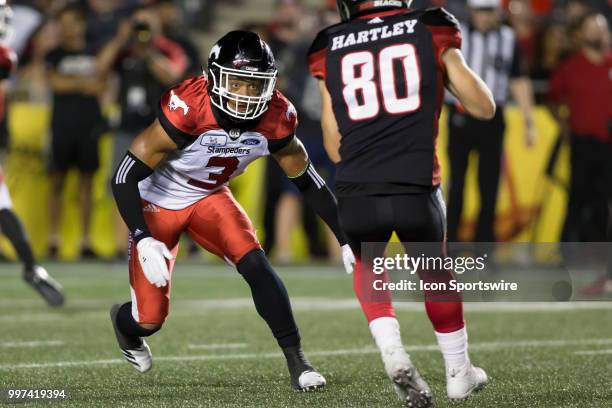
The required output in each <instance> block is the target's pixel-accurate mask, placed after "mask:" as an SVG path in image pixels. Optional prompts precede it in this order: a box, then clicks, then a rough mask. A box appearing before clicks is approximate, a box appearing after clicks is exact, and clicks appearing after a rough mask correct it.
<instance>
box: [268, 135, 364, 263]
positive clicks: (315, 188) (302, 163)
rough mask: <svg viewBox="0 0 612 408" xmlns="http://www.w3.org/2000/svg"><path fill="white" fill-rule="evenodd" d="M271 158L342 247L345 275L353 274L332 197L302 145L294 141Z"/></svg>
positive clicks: (334, 200)
mask: <svg viewBox="0 0 612 408" xmlns="http://www.w3.org/2000/svg"><path fill="white" fill-rule="evenodd" d="M272 156H273V157H274V158H275V159H276V161H277V162H278V164H279V166H280V167H281V168H282V169H283V171H284V172H285V174H287V176H288V177H289V179H291V181H292V182H293V183H294V184H295V185H296V186H297V188H298V189H299V190H300V192H301V193H302V195H303V196H304V200H305V201H306V202H307V203H308V205H309V206H310V207H311V208H312V209H313V210H314V211H315V212H316V213H317V215H319V217H321V219H322V220H323V221H324V222H325V223H326V224H327V225H328V226H329V228H330V229H331V230H332V232H333V233H334V235H335V236H336V239H338V242H339V243H340V245H341V246H342V257H343V261H344V267H345V269H346V272H347V273H351V272H352V271H353V267H354V265H355V257H354V255H353V253H352V251H351V249H350V247H349V245H348V240H347V238H346V235H345V234H344V231H342V228H341V227H340V219H339V217H338V206H337V201H336V197H334V194H333V193H332V192H331V191H330V190H329V188H328V187H327V185H326V184H325V180H323V178H322V177H321V176H319V174H318V173H317V171H316V170H315V168H314V167H313V166H312V163H311V162H310V160H309V159H308V153H306V149H305V148H304V145H303V144H302V142H301V141H300V140H299V139H298V138H296V137H294V138H293V139H292V140H291V142H289V144H287V146H285V147H283V148H282V149H281V150H279V151H278V152H276V153H273V154H272Z"/></svg>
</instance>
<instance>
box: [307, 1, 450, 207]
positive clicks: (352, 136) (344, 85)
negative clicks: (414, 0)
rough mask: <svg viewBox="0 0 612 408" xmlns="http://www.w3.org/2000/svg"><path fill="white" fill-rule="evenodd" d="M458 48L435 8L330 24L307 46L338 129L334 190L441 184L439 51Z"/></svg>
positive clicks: (445, 16)
mask: <svg viewBox="0 0 612 408" xmlns="http://www.w3.org/2000/svg"><path fill="white" fill-rule="evenodd" d="M450 47H455V48H461V32H460V29H459V25H458V23H457V20H456V19H455V18H454V17H453V16H452V15H451V14H449V13H448V12H447V11H446V10H444V9H441V8H432V9H423V10H414V11H412V10H407V9H399V10H392V11H386V12H378V13H372V14H367V15H364V16H361V17H359V18H357V19H352V20H350V21H348V22H344V23H340V24H337V25H334V26H331V27H328V28H326V29H324V30H323V31H321V32H320V33H319V34H318V36H317V37H316V39H315V40H314V42H313V44H312V46H311V48H310V51H309V65H310V71H311V73H312V75H314V76H315V77H317V78H319V79H322V80H324V81H325V84H326V86H327V89H328V90H329V93H330V95H331V98H332V104H333V111H334V113H335V116H336V119H337V121H338V126H339V128H340V133H341V135H342V139H341V143H340V156H341V161H340V163H338V168H337V174H336V180H337V190H338V191H337V192H338V195H352V194H393V193H403V192H406V191H411V190H414V189H415V188H417V189H418V188H421V189H430V188H432V186H437V185H439V184H440V168H439V163H438V159H437V154H436V138H437V135H438V118H439V116H440V110H441V106H442V99H443V95H444V68H443V64H442V62H441V56H442V54H443V53H444V51H445V50H446V49H448V48H450Z"/></svg>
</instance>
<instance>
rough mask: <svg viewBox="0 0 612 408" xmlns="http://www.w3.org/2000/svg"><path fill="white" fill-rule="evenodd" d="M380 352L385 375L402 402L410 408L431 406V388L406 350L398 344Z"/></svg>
mask: <svg viewBox="0 0 612 408" xmlns="http://www.w3.org/2000/svg"><path fill="white" fill-rule="evenodd" d="M381 354H382V359H383V362H384V364H385V370H386V371H387V375H388V376H389V378H390V379H391V381H392V382H393V388H394V389H395V393H396V394H397V396H398V397H399V399H400V400H401V401H402V403H403V404H404V405H405V406H406V407H410V408H429V407H433V395H432V393H431V389H430V388H429V385H427V383H426V382H425V380H423V378H421V375H420V374H419V371H418V370H417V369H416V367H415V366H414V365H413V364H412V361H410V357H409V356H408V354H407V353H406V350H404V348H403V347H402V346H398V347H393V348H388V349H386V350H384V351H383V352H382V353H381Z"/></svg>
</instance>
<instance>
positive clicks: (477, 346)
mask: <svg viewBox="0 0 612 408" xmlns="http://www.w3.org/2000/svg"><path fill="white" fill-rule="evenodd" d="M608 344H612V339H591V340H530V341H517V342H484V343H474V344H471V345H470V349H471V350H499V349H505V348H545V347H570V346H572V347H573V346H587V345H608ZM406 349H407V350H408V351H409V352H419V351H422V352H430V351H438V346H437V345H436V344H423V345H417V346H410V347H406ZM378 352H379V351H378V349H377V348H375V347H360V348H352V349H338V350H319V351H309V352H308V355H309V356H313V357H326V356H348V355H359V354H377V353H378ZM281 356H282V354H281V353H278V352H275V353H241V354H216V355H198V356H159V357H155V358H154V359H155V361H172V362H190V361H219V360H221V361H224V360H252V359H270V358H280V357H281ZM124 363H125V360H122V359H108V360H89V361H58V362H52V363H25V364H4V365H0V370H15V369H28V368H61V367H87V366H95V365H112V364H124Z"/></svg>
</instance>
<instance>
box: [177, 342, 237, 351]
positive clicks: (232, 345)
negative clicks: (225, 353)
mask: <svg viewBox="0 0 612 408" xmlns="http://www.w3.org/2000/svg"><path fill="white" fill-rule="evenodd" d="M247 346H248V344H246V343H226V344H222V343H220V344H214V343H213V344H188V345H187V348H188V349H191V350H218V349H239V348H247Z"/></svg>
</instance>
